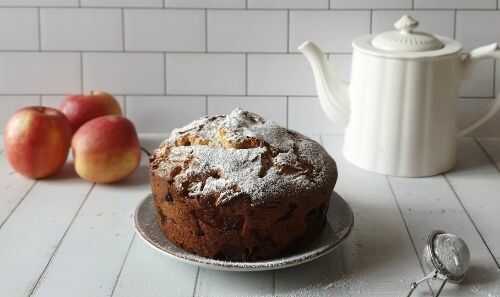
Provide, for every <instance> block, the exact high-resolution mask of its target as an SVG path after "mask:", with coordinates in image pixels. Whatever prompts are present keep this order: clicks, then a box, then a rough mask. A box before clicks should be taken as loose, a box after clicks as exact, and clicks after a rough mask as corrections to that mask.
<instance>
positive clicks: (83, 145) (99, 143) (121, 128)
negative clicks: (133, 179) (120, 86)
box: [71, 115, 141, 183]
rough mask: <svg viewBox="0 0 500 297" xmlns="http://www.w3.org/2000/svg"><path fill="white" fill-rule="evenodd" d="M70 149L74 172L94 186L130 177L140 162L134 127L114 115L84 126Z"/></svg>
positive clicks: (96, 119)
mask: <svg viewBox="0 0 500 297" xmlns="http://www.w3.org/2000/svg"><path fill="white" fill-rule="evenodd" d="M71 150H72V152H73V158H74V162H75V170H76V173H78V175H79V176H80V177H82V178H83V179H86V180H88V181H91V182H96V183H112V182H116V181H119V180H121V179H123V178H125V177H127V176H129V175H130V174H132V172H134V170H135V169H136V168H137V166H139V163H140V161H141V148H140V145H139V139H138V137H137V132H136V130H135V127H134V124H132V122H131V121H129V120H128V119H127V118H124V117H122V116H117V115H108V116H103V117H98V118H95V119H93V120H90V121H88V122H87V123H85V124H83V125H82V126H81V127H80V128H79V129H78V130H77V131H76V133H75V134H74V135H73V140H72V142H71Z"/></svg>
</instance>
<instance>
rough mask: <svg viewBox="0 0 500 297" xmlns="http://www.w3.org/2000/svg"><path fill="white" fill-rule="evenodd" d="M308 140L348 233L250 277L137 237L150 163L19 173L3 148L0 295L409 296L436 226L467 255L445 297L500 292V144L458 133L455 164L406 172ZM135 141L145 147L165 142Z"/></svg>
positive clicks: (333, 143) (333, 142)
mask: <svg viewBox="0 0 500 297" xmlns="http://www.w3.org/2000/svg"><path fill="white" fill-rule="evenodd" d="M316 138H317V139H318V140H320V141H321V142H322V144H323V145H324V146H325V147H326V148H327V150H328V151H329V152H330V153H331V154H332V155H333V156H334V157H335V159H336V160H337V163H338V166H339V171H340V177H339V181H338V184H337V186H336V187H335V190H336V191H337V192H338V193H340V194H341V195H342V196H343V197H344V198H345V199H346V200H347V201H348V202H349V203H350V204H351V206H352V207H353V209H354V212H355V228H354V230H353V232H352V234H351V236H350V237H349V239H348V240H347V241H346V243H345V244H344V245H343V246H341V247H340V248H339V249H337V250H336V251H335V252H334V253H332V254H331V255H329V256H325V257H323V258H321V259H319V260H316V261H314V262H312V263H309V264H305V265H302V266H299V267H295V268H290V269H285V270H279V271H275V272H258V273H238V272H216V271H210V270H205V269H198V268H197V267H194V266H189V265H186V264H181V263H178V262H176V261H174V260H172V259H169V258H166V257H164V256H162V255H160V254H158V253H157V252H156V251H154V250H152V249H151V248H149V247H148V246H146V245H145V244H144V243H143V242H142V241H141V240H140V239H139V238H138V237H137V236H135V235H134V230H133V227H132V213H133V210H134V208H135V206H136V204H137V203H138V202H139V201H140V200H141V199H143V198H144V197H145V196H146V195H147V194H148V193H149V184H148V175H147V169H146V168H147V167H146V164H147V163H146V162H147V160H146V158H143V166H142V167H141V168H140V169H139V170H137V171H136V173H135V174H134V175H133V176H132V177H131V178H129V179H127V180H126V181H124V182H122V183H119V184H115V185H94V184H91V183H88V182H86V181H83V180H81V179H79V178H78V177H77V176H76V175H75V173H74V172H73V170H72V168H71V166H70V165H68V166H67V167H66V168H65V169H64V170H63V171H62V172H61V173H60V174H59V175H57V176H56V177H54V178H51V179H46V180H40V181H32V180H28V179H25V178H23V177H21V176H19V175H17V174H15V173H14V172H13V171H12V170H11V169H10V167H9V165H8V164H7V162H6V160H5V156H4V154H3V153H0V296H1V297H27V296H44V297H45V296H46V297H67V296H73V297H80V296H81V297H97V296H115V297H160V296H162V297H163V296H169V297H170V296H182V297H184V296H216V297H222V296H232V297H234V296H391V297H397V296H406V295H405V293H406V292H407V290H408V286H409V283H410V282H411V281H413V280H415V279H416V278H419V277H421V276H423V274H424V271H423V268H422V265H421V262H420V260H419V259H420V256H421V255H420V253H421V249H422V247H423V246H424V244H425V238H426V236H427V234H428V233H429V232H430V231H431V230H433V229H444V230H447V231H450V232H453V233H456V234H458V235H460V236H462V237H463V238H464V239H465V240H466V241H467V243H468V244H469V247H470V249H471V252H472V267H471V268H470V270H469V273H468V275H467V277H466V280H465V281H464V283H463V284H462V285H460V286H457V285H452V284H450V285H448V286H447V288H446V290H445V292H444V294H443V296H485V297H494V296H500V272H499V265H498V262H500V173H499V171H498V170H499V168H500V139H471V138H468V139H462V140H461V141H460V146H459V154H458V159H459V161H458V165H457V168H456V169H455V170H454V171H452V172H449V173H447V174H445V175H440V176H434V177H429V178H418V179H417V178H415V179H405V178H393V177H387V176H383V175H377V174H372V173H369V172H366V171H362V170H360V169H357V168H355V167H353V166H352V165H350V164H348V163H347V162H345V161H344V160H343V158H342V156H341V153H340V150H341V145H342V137H341V136H333V135H330V136H328V135H321V136H317V137H316ZM142 139H143V145H144V146H145V147H147V148H153V147H155V146H156V145H157V143H158V142H159V141H160V139H161V138H159V137H157V136H143V137H142ZM1 150H2V149H1V148H0V151H1ZM435 285H437V284H434V283H431V284H430V286H422V287H421V288H420V289H419V291H418V292H417V293H416V294H415V296H430V294H431V291H432V290H435Z"/></svg>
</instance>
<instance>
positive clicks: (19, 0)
mask: <svg viewBox="0 0 500 297" xmlns="http://www.w3.org/2000/svg"><path fill="white" fill-rule="evenodd" d="M0 6H35V7H36V6H41V7H47V6H57V7H68V6H73V7H76V6H78V0H0Z"/></svg>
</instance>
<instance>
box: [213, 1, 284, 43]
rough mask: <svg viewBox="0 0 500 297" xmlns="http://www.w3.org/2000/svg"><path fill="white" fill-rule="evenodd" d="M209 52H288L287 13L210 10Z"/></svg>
mask: <svg viewBox="0 0 500 297" xmlns="http://www.w3.org/2000/svg"><path fill="white" fill-rule="evenodd" d="M207 26H208V50H209V51H229V52H234V51H236V52H243V51H246V52H286V46H287V44H286V43H287V15H286V12H285V11H264V10H254V11H249V10H243V11H234V10H217V11H214V10H209V11H208V24H207Z"/></svg>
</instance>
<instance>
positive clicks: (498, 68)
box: [493, 61, 500, 97]
mask: <svg viewBox="0 0 500 297" xmlns="http://www.w3.org/2000/svg"><path fill="white" fill-rule="evenodd" d="M494 63H496V65H495V93H494V94H493V95H494V96H495V97H496V96H500V63H497V61H495V62H494Z"/></svg>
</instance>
